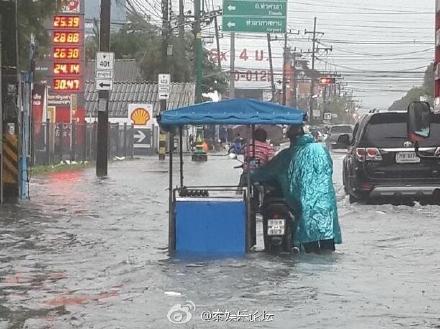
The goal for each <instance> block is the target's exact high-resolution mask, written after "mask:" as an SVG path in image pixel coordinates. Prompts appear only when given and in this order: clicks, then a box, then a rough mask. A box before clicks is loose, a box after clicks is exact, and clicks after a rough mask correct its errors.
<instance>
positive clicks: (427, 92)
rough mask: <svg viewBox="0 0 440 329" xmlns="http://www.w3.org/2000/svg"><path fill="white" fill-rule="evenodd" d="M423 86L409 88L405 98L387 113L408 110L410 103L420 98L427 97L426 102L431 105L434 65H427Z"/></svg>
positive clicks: (392, 106)
mask: <svg viewBox="0 0 440 329" xmlns="http://www.w3.org/2000/svg"><path fill="white" fill-rule="evenodd" d="M423 80H424V81H423V86H421V87H413V88H411V89H410V90H409V91H408V92H407V93H406V95H405V96H403V97H402V98H401V99H399V100H397V101H395V102H394V103H393V104H392V105H391V106H390V107H389V108H388V111H402V110H405V109H407V108H408V105H409V104H410V103H411V102H414V101H418V100H420V97H421V96H425V97H428V101H429V102H430V103H431V104H432V103H433V98H434V64H433V63H431V64H429V65H428V67H427V68H426V71H425V76H424V79H423Z"/></svg>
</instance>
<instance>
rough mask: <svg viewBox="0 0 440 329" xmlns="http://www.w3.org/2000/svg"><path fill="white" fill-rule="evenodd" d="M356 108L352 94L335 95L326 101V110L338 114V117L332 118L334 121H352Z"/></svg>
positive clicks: (336, 122) (335, 122)
mask: <svg viewBox="0 0 440 329" xmlns="http://www.w3.org/2000/svg"><path fill="white" fill-rule="evenodd" d="M353 110H354V102H353V99H352V98H351V97H350V96H333V97H331V98H330V101H329V102H328V103H326V106H325V112H330V113H332V114H337V118H333V119H332V123H334V124H338V123H352V121H353V117H352V113H353Z"/></svg>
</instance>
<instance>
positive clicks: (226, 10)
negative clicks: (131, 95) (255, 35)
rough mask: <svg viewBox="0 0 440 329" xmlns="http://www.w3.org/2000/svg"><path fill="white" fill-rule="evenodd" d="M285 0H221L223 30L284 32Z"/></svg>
mask: <svg viewBox="0 0 440 329" xmlns="http://www.w3.org/2000/svg"><path fill="white" fill-rule="evenodd" d="M286 16H287V0H278V1H276V0H268V1H262V0H257V1H255V0H223V31H225V32H228V31H229V32H260V33H284V32H286Z"/></svg>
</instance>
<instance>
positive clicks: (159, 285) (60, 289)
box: [0, 154, 440, 329]
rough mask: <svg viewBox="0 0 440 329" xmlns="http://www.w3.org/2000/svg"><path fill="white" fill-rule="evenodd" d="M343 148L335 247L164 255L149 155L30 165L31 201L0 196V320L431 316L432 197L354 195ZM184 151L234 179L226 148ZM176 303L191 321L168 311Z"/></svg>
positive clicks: (364, 324)
mask: <svg viewBox="0 0 440 329" xmlns="http://www.w3.org/2000/svg"><path fill="white" fill-rule="evenodd" d="M342 156H343V155H342V154H335V155H334V159H335V185H336V189H337V191H338V200H339V201H338V203H339V214H340V221H341V226H342V229H343V238H344V244H343V245H341V246H338V250H337V252H336V253H335V254H334V255H319V256H318V255H313V256H312V255H299V256H298V255H297V256H281V257H272V256H269V255H266V254H264V253H263V252H254V253H251V254H249V255H248V256H247V257H245V258H231V259H217V260H206V259H190V260H188V259H176V258H171V259H170V258H169V257H168V254H167V250H166V247H167V239H168V231H167V225H168V217H167V208H168V192H167V190H166V188H167V184H168V174H167V163H166V162H164V163H159V161H157V160H156V159H155V158H150V159H142V160H136V161H127V162H117V163H113V164H111V165H110V168H109V178H107V179H103V180H100V179H97V178H96V177H95V172H94V169H88V170H84V171H73V172H66V173H56V174H50V175H48V176H40V177H36V178H33V181H32V186H31V189H32V190H31V193H32V200H31V201H30V202H27V203H23V204H20V205H18V206H6V207H4V208H2V209H0V328H1V329H3V328H29V329H31V328H32V329H34V328H37V329H40V328H174V327H176V328H217V327H218V328H223V327H225V328H249V327H256V328H316V329H321V328H324V327H325V328H411V327H413V328H440V287H439V285H440V281H439V278H440V242H439V241H440V240H439V238H438V237H439V233H440V232H439V231H440V228H439V227H440V225H439V224H440V215H439V209H440V208H439V207H437V206H430V205H428V206H421V205H418V204H416V205H415V206H413V207H410V206H404V205H401V206H392V205H359V204H353V205H350V204H349V203H348V199H347V198H346V197H345V196H344V194H343V191H342V187H341V178H340V167H341V159H342ZM185 165H186V170H185V175H186V177H185V179H186V182H187V183H189V184H193V183H194V184H195V183H211V184H235V183H236V182H237V181H238V176H239V172H238V171H234V170H233V169H232V167H233V166H234V165H236V163H235V162H234V161H232V160H230V159H227V158H226V157H211V158H210V160H209V161H208V162H206V163H192V162H191V161H189V159H187V161H186V163H185ZM176 178H177V177H176ZM189 301H190V302H192V303H190V302H189ZM176 304H180V305H181V306H183V307H187V308H186V309H188V310H190V312H191V314H192V318H191V320H190V321H188V322H187V323H185V324H172V323H171V322H169V320H168V318H167V314H168V313H169V311H170V309H171V308H172V307H173V306H174V305H176ZM194 307H195V310H194ZM217 311H220V313H222V314H223V315H222V316H223V318H222V319H221V320H222V321H219V322H215V321H213V320H211V321H207V320H202V319H201V317H202V316H204V317H206V316H207V314H208V315H211V316H212V315H213V314H214V313H215V312H217ZM227 312H229V315H230V318H229V320H230V321H228V322H226V320H225V317H226V313H227ZM238 312H241V313H240V314H244V315H246V314H248V315H249V314H250V313H255V312H258V314H263V313H264V312H266V320H268V321H262V319H263V318H259V319H255V322H252V323H250V322H247V323H244V322H242V321H240V322H236V321H233V317H232V315H237V313H238ZM217 314H219V313H217ZM268 315H273V317H271V316H269V317H268ZM231 319H232V320H231ZM248 319H249V318H247V320H248ZM244 320H245V317H243V321H244Z"/></svg>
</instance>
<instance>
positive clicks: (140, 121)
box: [130, 107, 150, 126]
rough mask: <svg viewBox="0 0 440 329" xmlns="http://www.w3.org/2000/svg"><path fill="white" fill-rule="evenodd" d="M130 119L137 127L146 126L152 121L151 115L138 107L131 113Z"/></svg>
mask: <svg viewBox="0 0 440 329" xmlns="http://www.w3.org/2000/svg"><path fill="white" fill-rule="evenodd" d="M130 119H131V121H132V122H133V124H134V125H135V126H137V125H139V126H145V125H146V124H147V122H148V121H149V120H150V113H148V111H147V110H146V109H144V108H142V107H138V108H137V109H135V110H134V111H133V112H131V115H130Z"/></svg>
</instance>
